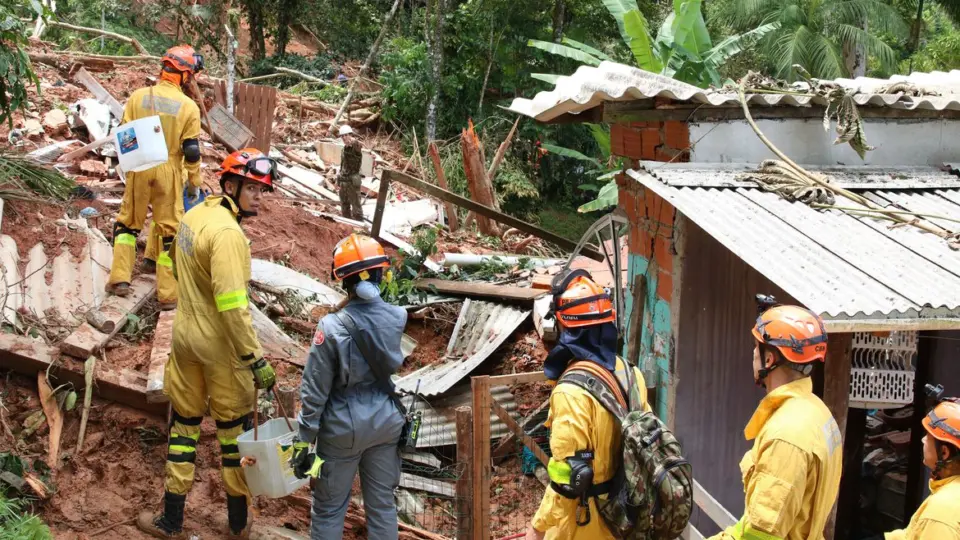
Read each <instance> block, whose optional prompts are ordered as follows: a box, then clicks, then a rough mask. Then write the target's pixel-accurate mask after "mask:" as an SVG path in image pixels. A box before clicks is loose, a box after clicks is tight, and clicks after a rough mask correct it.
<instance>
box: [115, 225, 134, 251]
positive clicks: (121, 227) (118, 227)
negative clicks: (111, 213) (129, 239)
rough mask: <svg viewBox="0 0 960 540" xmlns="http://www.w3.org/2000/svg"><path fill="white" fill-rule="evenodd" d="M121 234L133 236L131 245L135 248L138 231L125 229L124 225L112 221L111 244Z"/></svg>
mask: <svg viewBox="0 0 960 540" xmlns="http://www.w3.org/2000/svg"><path fill="white" fill-rule="evenodd" d="M121 234H131V235H133V242H134V244H133V245H134V247H136V245H137V244H136V242H137V235H139V234H140V231H138V230H136V229H131V228H130V227H127V226H126V225H124V224H123V223H120V222H119V221H114V222H113V238H111V241H112V243H116V241H117V237H118V236H120V235H121Z"/></svg>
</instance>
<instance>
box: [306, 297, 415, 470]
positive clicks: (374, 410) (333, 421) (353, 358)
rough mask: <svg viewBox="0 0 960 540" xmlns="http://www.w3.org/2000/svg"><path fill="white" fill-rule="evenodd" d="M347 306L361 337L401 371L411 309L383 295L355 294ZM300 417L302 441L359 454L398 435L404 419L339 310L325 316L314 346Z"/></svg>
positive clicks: (325, 452)
mask: <svg viewBox="0 0 960 540" xmlns="http://www.w3.org/2000/svg"><path fill="white" fill-rule="evenodd" d="M343 311H345V312H347V313H349V314H350V315H351V316H352V317H353V319H354V321H356V325H357V333H358V335H359V336H360V339H364V340H367V342H368V343H369V344H370V347H369V350H370V351H373V354H374V355H375V356H376V358H371V359H370V361H371V362H384V363H386V364H387V366H388V368H389V369H387V370H386V371H388V372H389V373H395V372H396V371H397V370H398V369H399V368H400V365H401V364H402V363H403V355H402V353H401V352H400V340H401V338H402V336H403V329H404V327H405V326H406V323H407V312H406V311H404V310H403V309H401V308H399V307H396V306H393V305H390V304H388V303H386V302H384V301H383V300H381V299H380V297H375V298H372V299H370V300H364V299H362V298H354V299H353V300H351V301H350V303H349V304H347V305H346V307H344V308H343ZM300 401H301V409H300V414H299V415H298V417H297V421H298V423H299V425H300V430H299V431H300V440H302V441H308V442H314V441H315V442H316V443H317V452H318V454H320V455H321V456H329V457H335V456H348V455H355V454H358V453H360V452H363V450H365V449H367V448H370V447H371V446H375V445H378V444H385V443H387V442H390V441H391V440H398V438H399V435H400V431H401V429H402V427H403V423H404V418H403V416H402V415H401V414H400V411H399V410H397V407H396V405H394V403H393V401H392V400H391V399H390V397H389V395H388V394H387V393H386V391H385V390H383V387H382V386H381V384H380V383H378V382H377V379H376V376H375V375H374V373H373V371H371V369H370V367H369V365H368V364H367V360H366V359H365V358H364V357H363V355H362V354H361V353H360V349H359V348H357V345H356V344H355V343H354V342H353V338H352V337H351V336H350V334H349V333H348V332H347V329H346V328H345V327H344V326H343V323H341V322H340V319H339V318H337V316H336V315H335V314H329V315H327V316H326V317H324V318H323V319H322V320H321V321H320V324H319V325H318V326H317V332H316V334H315V335H314V338H313V344H312V345H311V347H310V355H309V356H308V357H307V365H306V367H305V368H304V371H303V381H302V383H301V386H300Z"/></svg>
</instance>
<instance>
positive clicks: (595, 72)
mask: <svg viewBox="0 0 960 540" xmlns="http://www.w3.org/2000/svg"><path fill="white" fill-rule="evenodd" d="M834 82H836V83H837V84H839V85H841V86H844V87H846V88H850V89H851V90H854V91H855V92H856V93H855V94H854V96H853V99H854V101H855V102H856V103H857V104H858V105H870V106H874V107H891V108H897V109H908V110H909V109H932V110H938V111H942V110H960V71H957V70H954V71H951V72H950V73H944V72H932V73H913V74H911V75H908V76H896V77H892V78H891V79H889V80H880V79H868V78H865V77H861V78H858V79H838V80H836V81H834ZM895 82H910V83H912V84H915V85H919V86H921V87H922V88H924V89H925V90H928V91H933V92H938V93H940V94H941V95H927V96H919V97H913V96H907V95H904V94H902V93H897V94H879V93H876V92H878V91H880V90H882V89H883V87H884V86H887V85H889V84H890V83H895ZM800 84H801V85H802V84H803V83H800ZM798 89H800V90H802V89H803V88H802V86H798ZM650 98H669V99H672V100H674V101H683V102H690V103H700V104H704V105H709V106H714V107H723V106H734V105H737V104H738V103H739V99H738V98H737V94H736V93H735V92H729V91H718V90H703V89H700V88H697V87H696V86H693V85H690V84H687V83H683V82H680V81H677V80H674V79H671V78H669V77H665V76H663V75H658V74H655V73H650V72H649V71H644V70H642V69H638V68H635V67H631V66H626V65H623V64H617V63H615V62H603V63H601V64H600V65H599V66H597V67H592V66H580V68H579V69H577V71H576V72H575V73H574V74H573V75H571V76H569V77H560V78H559V79H558V80H557V83H556V86H555V87H554V89H553V90H550V91H547V92H540V93H538V94H537V95H536V96H534V98H533V99H523V98H517V99H514V100H513V103H512V104H511V105H510V107H509V110H511V111H513V112H516V113H518V114H522V115H525V116H529V117H531V118H535V119H537V120H538V121H541V122H546V121H550V120H552V119H554V118H556V117H558V116H560V115H562V114H566V113H570V114H579V113H581V112H583V111H587V110H590V109H592V108H594V107H596V106H597V105H600V104H601V103H603V102H604V101H636V100H641V99H650ZM747 101H748V102H749V103H750V104H754V105H760V106H768V107H778V106H787V107H806V106H810V105H825V104H826V102H825V101H824V100H822V99H821V98H818V97H811V96H803V95H784V94H753V95H748V96H747Z"/></svg>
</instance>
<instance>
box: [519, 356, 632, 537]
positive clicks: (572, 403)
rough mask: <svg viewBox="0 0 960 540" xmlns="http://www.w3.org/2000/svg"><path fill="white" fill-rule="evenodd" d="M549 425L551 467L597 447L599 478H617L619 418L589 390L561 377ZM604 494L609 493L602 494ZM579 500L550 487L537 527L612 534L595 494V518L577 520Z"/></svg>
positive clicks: (556, 532) (562, 533) (564, 533)
mask: <svg viewBox="0 0 960 540" xmlns="http://www.w3.org/2000/svg"><path fill="white" fill-rule="evenodd" d="M617 369H618V370H623V369H625V365H624V362H623V360H622V359H620V358H617ZM633 370H634V375H635V377H636V381H637V385H638V386H639V388H640V395H641V397H642V398H643V408H644V409H645V410H647V411H649V410H650V404H649V403H647V387H646V383H645V382H644V380H643V375H642V374H641V373H640V370H638V369H636V368H633ZM546 426H547V427H548V428H550V451H551V454H552V456H553V457H551V458H550V464H549V468H550V469H556V468H566V469H568V470H569V465H567V462H566V461H565V460H566V459H567V458H569V457H572V456H573V455H574V454H575V453H576V452H577V451H578V450H594V451H595V456H594V459H593V478H594V482H596V483H600V482H606V481H607V480H610V479H611V478H613V475H614V473H616V466H617V465H618V464H619V463H620V460H621V459H622V458H621V454H622V450H621V448H620V423H619V422H618V421H617V418H616V417H615V416H614V415H613V414H611V413H610V412H609V411H607V410H606V409H605V408H604V407H603V405H602V404H601V403H600V402H599V401H597V400H596V398H594V397H593V396H592V395H590V393H589V392H587V391H586V390H584V389H582V388H580V387H579V386H574V385H572V384H567V383H561V384H558V385H557V386H556V388H554V389H553V393H552V394H551V395H550V412H549V414H548V415H547V422H546ZM601 497H605V495H601ZM577 504H578V501H576V500H574V499H568V498H566V497H563V496H562V495H559V494H557V492H555V491H554V490H553V488H551V487H547V491H546V493H544V495H543V500H542V501H541V502H540V508H539V509H538V510H537V513H536V514H535V515H534V517H533V522H532V523H533V527H534V528H535V529H537V530H538V531H543V532H546V533H547V535H546V537H547V538H550V539H554V538H556V539H562V540H569V539H572V538H581V539H589V540H599V539H606V538H610V539H612V538H613V535H611V534H610V531H609V530H608V529H607V527H606V525H605V524H604V523H603V518H602V517H601V516H600V514H599V512H598V511H597V505H596V500H595V499H594V498H591V499H590V523H588V524H587V525H585V526H583V527H579V526H577V522H576V512H577Z"/></svg>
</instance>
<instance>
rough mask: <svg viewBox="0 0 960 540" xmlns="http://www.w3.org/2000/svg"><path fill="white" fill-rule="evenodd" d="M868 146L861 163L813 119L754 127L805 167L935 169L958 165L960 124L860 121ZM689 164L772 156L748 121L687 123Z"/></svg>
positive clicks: (762, 122)
mask: <svg viewBox="0 0 960 540" xmlns="http://www.w3.org/2000/svg"><path fill="white" fill-rule="evenodd" d="M864 123H865V125H864V129H865V131H866V136H867V144H869V145H871V146H874V147H876V148H875V149H874V150H872V151H870V152H867V156H866V160H861V159H860V157H859V156H858V155H857V153H856V152H854V151H853V149H852V148H850V145H848V144H839V145H835V144H833V141H834V139H836V132H835V128H836V123H834V124H833V125H832V126H831V128H830V131H829V132H825V131H824V130H823V123H822V122H821V121H819V120H814V119H786V120H758V121H757V126H758V127H759V128H760V130H761V131H762V132H763V134H764V135H766V136H767V138H769V139H770V140H771V141H772V142H773V143H774V145H776V146H777V148H779V149H780V150H781V151H783V152H784V153H785V154H786V155H788V156H790V158H791V159H792V160H794V161H795V162H797V163H801V164H806V165H877V166H881V165H898V166H909V165H918V166H939V165H941V164H942V163H944V162H960V120H884V119H867V120H865V121H864ZM690 144H691V147H692V150H691V156H690V161H691V162H693V163H758V162H760V161H762V160H764V159H769V158H773V157H775V156H774V155H773V153H772V152H771V151H770V150H769V149H768V148H767V147H766V146H765V145H764V144H763V142H761V141H760V139H759V138H758V137H757V136H756V134H755V133H754V132H753V129H751V127H750V125H749V124H747V122H746V121H742V120H740V121H729V122H700V123H692V122H691V123H690Z"/></svg>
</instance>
